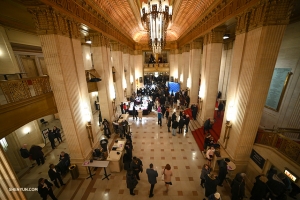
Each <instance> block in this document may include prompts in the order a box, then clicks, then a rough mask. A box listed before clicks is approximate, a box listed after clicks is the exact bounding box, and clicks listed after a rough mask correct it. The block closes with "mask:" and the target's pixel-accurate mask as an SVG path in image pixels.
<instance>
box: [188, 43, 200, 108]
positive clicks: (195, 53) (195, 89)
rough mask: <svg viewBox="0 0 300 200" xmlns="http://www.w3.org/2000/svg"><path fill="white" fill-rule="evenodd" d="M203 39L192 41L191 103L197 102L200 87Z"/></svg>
mask: <svg viewBox="0 0 300 200" xmlns="http://www.w3.org/2000/svg"><path fill="white" fill-rule="evenodd" d="M202 45H203V40H202V39H197V40H194V41H193V42H192V43H191V50H190V57H191V60H190V65H191V72H190V82H191V88H190V92H189V96H190V100H191V103H195V104H197V102H198V96H199V87H200V85H199V84H200V70H201V52H202Z"/></svg>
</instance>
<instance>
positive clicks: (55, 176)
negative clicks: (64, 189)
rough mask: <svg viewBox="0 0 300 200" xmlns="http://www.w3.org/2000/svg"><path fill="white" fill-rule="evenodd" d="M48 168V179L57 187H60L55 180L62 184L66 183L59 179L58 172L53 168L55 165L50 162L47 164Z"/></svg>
mask: <svg viewBox="0 0 300 200" xmlns="http://www.w3.org/2000/svg"><path fill="white" fill-rule="evenodd" d="M49 168H50V169H49V170H48V175H49V178H50V180H51V181H52V182H53V183H54V185H55V186H56V187H57V188H60V187H59V185H58V182H57V180H58V181H59V183H60V185H61V186H63V185H66V184H64V182H63V181H62V179H61V176H60V173H58V172H57V171H56V169H55V166H54V165H53V164H50V166H49Z"/></svg>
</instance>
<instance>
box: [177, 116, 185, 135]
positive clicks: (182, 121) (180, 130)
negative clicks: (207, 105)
mask: <svg viewBox="0 0 300 200" xmlns="http://www.w3.org/2000/svg"><path fill="white" fill-rule="evenodd" d="M184 124H185V122H184V119H183V117H180V119H179V122H178V128H179V129H178V133H179V134H180V133H182V129H183V127H184Z"/></svg>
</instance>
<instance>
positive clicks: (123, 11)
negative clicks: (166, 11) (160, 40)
mask: <svg viewBox="0 0 300 200" xmlns="http://www.w3.org/2000/svg"><path fill="white" fill-rule="evenodd" d="M93 1H94V3H95V5H96V6H98V7H99V8H100V9H101V10H102V11H103V12H104V13H105V14H106V16H108V17H110V18H111V19H112V20H113V21H114V22H115V23H117V26H118V27H119V28H120V29H121V30H124V32H126V34H127V35H129V36H130V37H131V38H132V39H133V40H134V41H135V42H138V43H147V42H148V33H147V31H146V30H145V29H144V28H143V26H142V24H141V15H140V8H141V4H142V2H145V3H146V2H147V0H93ZM213 2H214V0H169V3H170V5H172V6H173V17H172V23H171V24H170V25H169V27H168V30H167V41H174V40H177V39H178V38H179V37H180V36H181V35H182V34H183V33H184V32H186V31H187V30H188V28H189V27H190V26H191V25H192V24H193V23H195V22H196V21H197V19H198V18H199V17H200V16H201V14H203V13H204V12H205V11H206V10H207V8H208V7H209V6H211V5H212V3H213Z"/></svg>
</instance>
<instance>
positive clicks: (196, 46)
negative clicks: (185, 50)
mask: <svg viewBox="0 0 300 200" xmlns="http://www.w3.org/2000/svg"><path fill="white" fill-rule="evenodd" d="M202 46H203V38H198V39H196V40H194V41H193V42H191V49H201V48H202Z"/></svg>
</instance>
